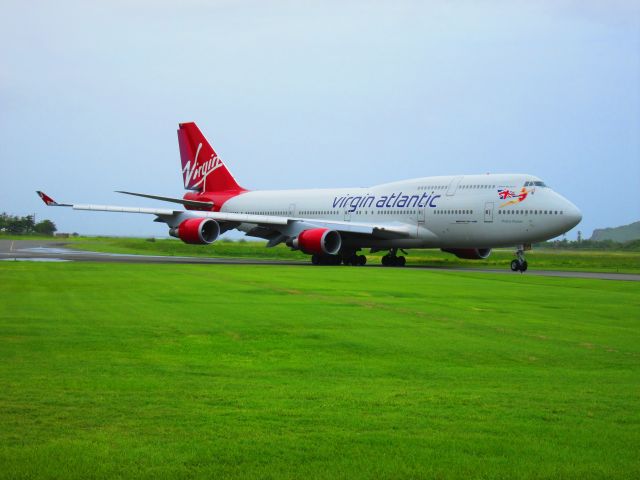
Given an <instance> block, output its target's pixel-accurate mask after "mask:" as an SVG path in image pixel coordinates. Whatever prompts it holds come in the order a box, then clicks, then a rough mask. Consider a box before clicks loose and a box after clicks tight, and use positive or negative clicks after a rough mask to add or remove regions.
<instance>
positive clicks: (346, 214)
mask: <svg viewBox="0 0 640 480" xmlns="http://www.w3.org/2000/svg"><path fill="white" fill-rule="evenodd" d="M344 221H345V222H350V221H351V212H350V211H349V209H348V208H345V210H344Z"/></svg>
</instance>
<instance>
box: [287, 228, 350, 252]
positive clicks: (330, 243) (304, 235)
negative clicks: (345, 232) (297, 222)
mask: <svg viewBox="0 0 640 480" xmlns="http://www.w3.org/2000/svg"><path fill="white" fill-rule="evenodd" d="M291 246H292V247H293V248H299V249H300V250H302V251H303V252H304V253H317V254H320V255H335V254H337V253H338V252H339V251H340V247H341V246H342V238H341V237H340V234H339V233H338V232H336V231H335V230H329V229H328V228H312V229H310V230H304V231H303V232H300V234H299V235H298V236H297V237H296V238H294V239H293V241H292V242H291Z"/></svg>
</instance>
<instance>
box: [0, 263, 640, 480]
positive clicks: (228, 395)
mask: <svg viewBox="0 0 640 480" xmlns="http://www.w3.org/2000/svg"><path fill="white" fill-rule="evenodd" d="M639 322H640V284H639V283H637V282H613V281H601V280H582V279H558V278H543V277H534V276H527V275H499V274H484V273H473V272H461V271H422V270H411V269H358V268H330V267H327V268H312V267H273V266H239V265H232V266H211V265H206V266H194V265H127V264H98V263H61V264H29V263H26V262H0V359H1V360H2V361H1V362H0V477H1V478H11V479H15V478H35V477H39V478H78V479H80V478H82V479H84V478H107V477H108V478H112V477H127V478H129V477H136V478H154V479H156V478H193V477H201V478H273V479H276V478H278V479H279V478H306V479H313V478H345V479H351V478H389V479H397V478H505V479H507V478H508V479H511V478H638V477H639V476H640V456H639V454H638V452H639V449H638V446H639V445H640V325H639Z"/></svg>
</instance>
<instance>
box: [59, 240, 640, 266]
mask: <svg viewBox="0 0 640 480" xmlns="http://www.w3.org/2000/svg"><path fill="white" fill-rule="evenodd" d="M69 246H70V247H72V248H78V249H81V250H91V251H97V252H108V253H128V254H142V255H174V256H196V257H230V258H259V259H291V260H301V261H309V256H308V255H304V254H303V253H301V252H294V251H291V249H289V248H288V247H286V246H284V245H278V246H277V247H274V248H266V247H265V242H229V241H218V242H215V243H213V244H212V245H187V244H185V243H182V242H180V241H179V240H174V239H162V240H155V241H153V242H151V241H148V240H145V239H140V238H107V237H96V238H80V239H76V240H74V241H73V242H71V243H70V244H69ZM382 255H384V252H383V253H376V254H367V257H368V259H369V262H371V263H373V264H376V265H379V264H380V257H381V256H382ZM514 258H515V257H514V253H513V251H510V250H494V251H493V252H492V253H491V256H490V257H489V258H488V259H486V260H461V259H459V258H456V257H455V256H454V255H451V254H450V253H444V252H441V251H440V250H437V249H430V250H409V255H408V256H407V263H408V265H422V266H434V267H437V266H464V267H469V268H500V269H508V268H509V264H510V262H511V260H513V259H514ZM527 260H528V262H529V266H530V267H529V268H531V269H535V270H577V271H590V272H619V273H640V252H618V251H576V250H556V249H553V250H551V249H539V250H533V251H531V252H527Z"/></svg>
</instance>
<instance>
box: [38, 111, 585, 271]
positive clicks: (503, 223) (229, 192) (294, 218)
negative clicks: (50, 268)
mask: <svg viewBox="0 0 640 480" xmlns="http://www.w3.org/2000/svg"><path fill="white" fill-rule="evenodd" d="M178 145H179V150H180V157H181V162H182V175H183V180H184V188H185V189H186V190H187V193H185V194H184V196H183V197H182V198H175V197H167V196H161V195H151V194H147V193H136V192H128V191H118V193H123V194H127V195H133V196H138V197H144V198H150V199H154V200H160V201H164V202H170V203H176V204H180V205H181V206H182V207H183V209H170V208H139V207H121V206H110V205H85V204H68V203H64V204H62V203H57V202H55V201H54V200H53V199H52V198H51V197H49V196H48V195H46V194H45V193H43V192H42V191H38V192H37V193H38V195H39V196H40V197H41V198H42V200H43V201H44V202H45V204H46V205H48V206H61V207H71V208H73V209H75V210H89V211H104V212H120V213H142V214H148V215H155V217H156V218H155V221H156V222H164V223H166V224H167V226H168V227H169V234H170V235H171V236H174V237H177V238H179V239H180V240H182V241H183V242H185V243H189V244H210V243H213V242H214V241H215V240H216V239H217V238H218V237H219V236H220V235H221V234H222V233H224V232H227V231H229V230H232V229H237V230H240V231H242V232H244V233H245V234H246V235H248V236H252V237H258V238H262V239H265V240H267V245H266V246H267V247H274V246H276V245H278V244H281V243H285V244H286V245H287V246H289V247H290V248H292V249H293V250H301V251H302V252H303V253H305V254H308V255H310V256H311V263H313V264H314V265H340V264H344V265H354V266H355V265H365V263H366V261H367V258H366V256H365V255H362V254H360V253H359V252H361V251H362V250H363V249H366V248H368V249H370V251H371V252H372V253H374V252H378V251H386V252H387V253H386V254H385V255H384V256H383V257H382V265H384V266H404V265H405V263H406V258H405V257H404V256H403V255H398V252H399V251H400V252H402V253H405V254H406V251H405V250H406V249H412V248H439V249H441V250H443V251H444V252H448V253H451V254H453V255H455V256H457V257H459V258H464V259H477V260H481V259H486V258H487V257H488V256H489V255H490V254H491V250H492V249H493V248H496V247H512V246H515V247H516V251H515V255H516V258H515V259H514V260H513V261H512V262H511V270H513V271H519V272H525V271H526V270H527V268H528V263H527V260H526V258H525V251H526V250H530V249H531V244H532V243H537V242H542V241H545V240H549V239H551V238H554V237H557V236H559V235H561V234H563V233H565V232H567V231H569V230H570V229H572V228H573V227H575V226H576V225H577V224H578V223H580V221H581V219H582V214H581V213H580V210H578V208H577V207H576V206H575V205H574V204H573V203H571V202H570V201H569V200H567V199H566V198H564V197H563V196H561V195H560V194H559V193H557V192H555V191H554V190H553V189H551V188H550V187H548V186H547V185H546V184H545V183H544V182H543V181H542V180H541V179H540V178H538V177H536V176H533V175H527V174H481V175H453V176H437V177H423V178H414V179H410V180H403V181H397V182H391V183H385V184H382V185H376V186H373V187H354V188H324V189H305V190H258V191H251V190H247V189H246V188H243V187H241V186H240V185H239V184H238V182H237V181H236V180H235V178H234V177H233V175H232V174H231V172H230V171H229V170H228V168H227V166H226V165H225V164H224V162H223V161H222V159H221V158H220V157H219V156H218V155H217V153H216V152H215V151H214V150H213V148H212V147H211V145H210V144H209V142H208V141H207V139H206V138H205V137H204V135H203V134H202V132H201V131H200V129H199V128H198V127H197V126H196V124H195V123H193V122H189V123H180V124H179V128H178Z"/></svg>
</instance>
